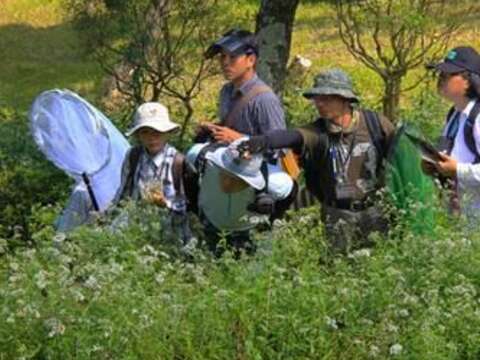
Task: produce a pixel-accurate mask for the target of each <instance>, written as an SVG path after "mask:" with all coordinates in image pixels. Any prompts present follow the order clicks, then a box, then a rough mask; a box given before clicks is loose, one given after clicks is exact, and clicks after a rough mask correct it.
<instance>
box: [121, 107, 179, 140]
mask: <svg viewBox="0 0 480 360" xmlns="http://www.w3.org/2000/svg"><path fill="white" fill-rule="evenodd" d="M143 127H149V128H152V129H154V130H157V131H159V132H162V133H165V132H169V131H172V130H175V129H178V128H179V127H180V125H178V124H176V123H174V122H173V121H170V117H169V116H168V110H167V108H166V107H165V106H163V105H162V104H160V103H157V102H147V103H145V104H142V105H140V106H139V107H138V109H137V111H135V115H134V116H133V125H132V128H131V129H130V130H129V131H128V132H127V133H126V135H127V136H131V135H132V134H133V133H135V132H136V131H137V130H138V129H140V128H143Z"/></svg>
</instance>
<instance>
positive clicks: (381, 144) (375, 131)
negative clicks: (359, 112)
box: [363, 110, 387, 159]
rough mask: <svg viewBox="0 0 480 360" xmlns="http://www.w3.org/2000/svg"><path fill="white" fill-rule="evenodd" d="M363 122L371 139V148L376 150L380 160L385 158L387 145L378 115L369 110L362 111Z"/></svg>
mask: <svg viewBox="0 0 480 360" xmlns="http://www.w3.org/2000/svg"><path fill="white" fill-rule="evenodd" d="M363 115H364V117H365V122H366V123H367V128H368V132H369V134H370V137H371V139H372V143H373V146H375V149H376V150H377V152H378V154H379V155H380V158H381V159H383V158H385V157H386V156H387V144H386V136H385V131H384V130H383V128H382V125H381V123H380V118H379V116H378V113H376V112H375V111H370V110H363Z"/></svg>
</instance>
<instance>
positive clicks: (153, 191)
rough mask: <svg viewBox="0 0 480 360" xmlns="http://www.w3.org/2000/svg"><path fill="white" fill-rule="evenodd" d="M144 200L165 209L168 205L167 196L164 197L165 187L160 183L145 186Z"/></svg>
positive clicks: (154, 182)
mask: <svg viewBox="0 0 480 360" xmlns="http://www.w3.org/2000/svg"><path fill="white" fill-rule="evenodd" d="M143 198H144V199H145V201H146V202H148V203H150V204H153V205H156V206H159V207H165V206H166V205H167V202H166V200H165V195H163V186H162V184H161V182H159V181H152V182H150V183H148V184H147V185H146V186H145V188H144V189H143Z"/></svg>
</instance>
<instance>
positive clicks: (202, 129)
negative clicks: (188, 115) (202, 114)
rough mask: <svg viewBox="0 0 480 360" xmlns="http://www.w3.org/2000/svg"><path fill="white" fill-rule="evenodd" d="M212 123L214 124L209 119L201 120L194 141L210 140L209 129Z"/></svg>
mask: <svg viewBox="0 0 480 360" xmlns="http://www.w3.org/2000/svg"><path fill="white" fill-rule="evenodd" d="M210 125H213V124H212V123H210V122H207V121H202V122H200V123H199V124H198V125H197V127H196V129H195V135H194V137H193V139H194V140H193V141H194V142H196V143H203V142H208V141H209V138H210V136H211V132H210V129H209V126H210Z"/></svg>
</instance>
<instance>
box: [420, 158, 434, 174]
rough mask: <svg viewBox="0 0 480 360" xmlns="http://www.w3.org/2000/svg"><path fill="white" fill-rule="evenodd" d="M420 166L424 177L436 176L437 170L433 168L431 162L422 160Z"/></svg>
mask: <svg viewBox="0 0 480 360" xmlns="http://www.w3.org/2000/svg"><path fill="white" fill-rule="evenodd" d="M420 165H421V167H422V171H423V173H424V174H425V175H429V176H435V175H438V173H437V168H436V167H435V164H434V163H432V162H431V161H426V160H422V162H421V163H420Z"/></svg>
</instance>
